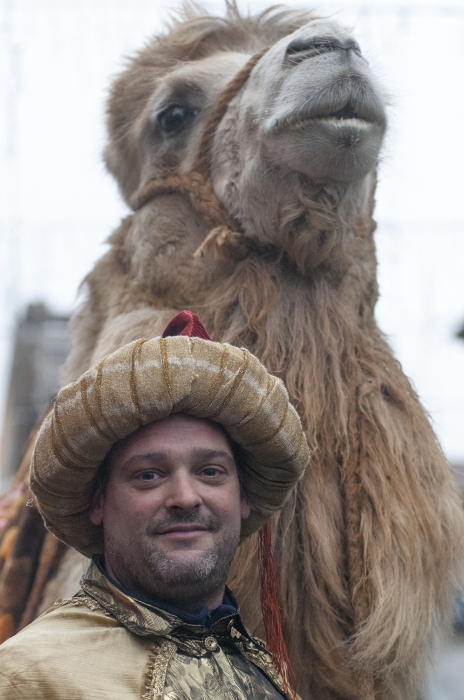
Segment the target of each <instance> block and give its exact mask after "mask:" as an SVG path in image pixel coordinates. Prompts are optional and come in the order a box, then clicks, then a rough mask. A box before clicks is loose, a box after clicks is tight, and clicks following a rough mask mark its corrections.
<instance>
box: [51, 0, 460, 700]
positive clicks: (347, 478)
mask: <svg viewBox="0 0 464 700" xmlns="http://www.w3.org/2000/svg"><path fill="white" fill-rule="evenodd" d="M386 126H387V119H386V108H385V97H384V94H383V91H382V88H381V86H380V85H379V84H378V82H377V80H376V78H375V77H374V75H373V74H372V72H371V71H370V69H369V66H368V63H367V61H366V60H365V58H364V57H363V55H362V52H361V49H360V47H359V45H358V43H357V41H356V40H355V39H354V38H353V36H352V35H351V34H350V32H349V31H347V30H346V29H345V28H343V27H342V26H340V25H339V24H338V23H337V22H335V21H333V20H328V19H324V18H318V17H316V16H315V15H313V14H312V13H310V12H303V11H297V10H291V9H286V8H281V7H279V8H273V9H270V10H268V11H266V12H263V13H261V14H259V15H254V16H242V15H241V14H240V13H239V11H238V9H237V7H236V5H235V4H234V2H228V3H227V8H226V14H225V16H224V17H214V16H210V15H208V14H207V13H206V12H204V11H203V10H201V8H199V7H198V6H191V5H190V6H187V7H185V8H184V10H183V11H182V12H181V13H180V15H179V17H178V18H177V19H173V20H172V22H171V24H170V25H169V27H168V28H167V29H166V31H165V32H164V33H161V34H159V35H158V36H156V37H154V38H153V39H152V40H151V41H149V42H148V44H147V45H146V46H145V47H144V48H143V49H142V50H141V51H139V52H138V53H137V54H136V55H135V56H134V57H133V58H131V59H130V60H129V61H128V64H127V66H126V68H125V70H124V71H123V72H122V73H121V74H120V75H119V76H118V77H117V78H116V79H115V81H114V83H113V85H112V88H111V91H110V95H109V100H108V111H107V128H108V145H107V146H106V149H105V153H104V157H105V162H106V164H107V167H108V170H109V171H110V173H112V174H113V175H114V177H115V178H116V180H117V182H118V185H119V188H120V191H121V193H122V196H123V197H124V199H125V200H126V202H127V203H128V204H129V205H130V206H131V207H132V208H133V210H134V213H133V214H132V215H130V216H129V217H127V218H126V219H125V220H123V221H122V223H121V225H120V226H119V227H118V228H117V229H116V231H115V232H114V233H113V234H112V235H111V237H110V239H109V243H110V248H109V251H108V252H107V253H106V254H105V255H104V256H103V257H102V258H101V259H100V260H99V261H98V262H97V263H96V265H95V267H94V269H93V270H92V271H91V272H90V273H89V275H88V276H87V277H86V279H85V280H84V284H83V290H84V293H85V299H84V301H83V303H82V305H81V307H80V308H79V310H78V311H77V312H76V314H75V315H74V317H73V319H72V321H71V326H70V333H71V351H70V355H69V357H68V360H67V361H66V364H65V366H64V370H63V384H65V383H67V382H69V381H73V380H74V379H76V378H77V377H78V376H79V375H80V374H81V373H82V372H84V371H85V370H86V369H88V368H89V367H90V366H92V365H94V364H95V363H96V362H98V361H99V360H100V359H101V358H102V357H104V356H105V355H106V354H108V353H110V352H112V351H113V350H115V349H117V348H118V347H120V346H121V345H123V344H125V343H128V342H130V341H133V340H135V339H137V338H151V337H155V336H157V335H160V334H161V333H162V331H163V328H164V326H165V325H166V323H167V322H168V321H169V320H170V318H172V316H173V315H174V314H176V313H177V312H178V311H180V310H182V309H184V308H187V309H190V310H192V311H194V312H195V313H197V314H198V315H199V317H200V318H201V320H202V322H203V323H204V325H205V327H206V328H207V330H208V332H209V333H210V334H211V336H212V337H213V339H217V340H221V341H226V342H230V343H233V344H238V345H242V346H245V347H247V348H248V349H249V350H250V351H251V352H253V353H254V354H256V355H257V356H258V357H259V358H260V359H261V360H262V361H263V362H264V363H265V364H266V366H267V367H268V368H269V369H270V370H271V371H272V372H273V373H275V374H276V375H278V376H280V377H281V378H282V379H283V380H284V382H285V384H286V386H287V388H288V391H289V395H290V397H291V399H292V401H293V403H294V405H295V406H296V408H297V410H298V411H299V414H300V416H301V420H302V423H303V426H304V428H305V432H306V435H307V439H308V443H309V445H310V448H311V450H312V459H311V463H310V466H309V468H308V470H307V473H306V475H305V477H304V479H303V480H302V481H301V482H300V484H299V485H298V487H297V489H296V490H295V492H294V495H293V497H292V498H291V499H290V501H289V502H288V503H287V505H286V507H285V509H284V511H283V512H282V514H281V515H280V517H279V518H277V519H275V520H274V522H273V536H274V547H275V552H276V556H277V559H278V562H279V570H280V596H281V605H282V609H283V611H284V617H285V635H286V642H287V646H288V650H289V656H290V659H291V663H292V667H293V669H294V672H295V675H296V678H297V685H298V688H297V689H298V692H299V693H300V695H301V697H302V699H303V700H315V699H316V698H317V700H346V699H347V698H358V699H359V700H374V698H375V699H376V700H400V699H401V700H416V698H417V694H418V692H419V689H420V686H421V682H422V681H423V676H424V668H425V664H426V662H427V659H428V656H429V653H430V650H431V643H432V639H433V635H434V633H435V631H436V629H437V628H439V627H440V625H444V624H446V621H447V619H448V615H449V609H450V600H451V597H452V595H453V587H454V586H456V585H458V584H459V581H460V576H461V560H462V553H463V543H464V516H463V511H462V505H461V502H460V498H459V495H458V492H457V489H456V486H455V484H454V481H453V478H452V475H451V472H450V469H449V465H448V464H447V462H446V460H445V458H444V456H443V454H442V452H441V450H440V447H439V445H438V443H437V440H436V438H435V435H434V433H433V429H432V427H431V425H430V422H429V419H428V417H427V415H426V414H425V412H424V410H423V408H422V407H421V405H420V402H419V400H418V397H417V395H416V393H415V391H414V389H413V388H412V386H411V384H410V382H409V381H408V379H407V378H406V377H405V375H404V374H403V372H402V370H401V367H400V365H399V363H398V362H397V360H396V359H395V358H394V356H393V353H392V351H391V349H390V347H389V345H388V343H387V341H386V339H385V337H384V336H383V335H382V332H381V331H380V330H379V328H378V327H377V324H376V320H375V315H374V310H375V304H376V300H377V297H378V288H377V282H376V256H375V244H374V237H373V234H374V230H375V223H374V221H373V218H372V215H373V208H374V193H375V186H376V170H377V166H378V161H379V153H380V149H381V147H382V142H383V137H384V134H385V130H386ZM256 552H257V540H256V539H251V540H250V541H249V542H248V543H246V544H244V545H243V546H242V547H241V549H240V551H239V553H238V556H237V558H236V561H235V563H234V568H233V572H232V575H231V579H230V585H231V587H232V590H233V591H234V592H235V593H236V595H237V597H238V600H239V603H240V607H241V610H242V612H243V614H244V618H245V621H246V623H247V624H248V626H249V627H250V629H251V631H252V632H253V633H256V634H258V635H259V634H260V633H261V634H262V617H261V611H260V606H259V581H258V571H257V564H256V561H257V556H256ZM76 556H77V555H76V554H75V553H73V552H71V551H70V552H68V553H67V554H65V556H64V558H63V559H62V563H61V570H60V571H59V573H58V575H57V577H55V578H54V579H52V580H51V581H50V582H49V583H48V588H47V590H46V592H45V596H44V601H43V603H42V609H43V608H45V607H47V606H48V604H49V603H50V602H53V600H54V599H55V598H56V597H58V595H59V594H60V593H61V594H62V593H63V591H64V590H66V589H68V590H72V589H73V587H74V589H77V580H76V571H78V570H79V561H78V559H76Z"/></svg>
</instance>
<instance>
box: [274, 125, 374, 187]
mask: <svg viewBox="0 0 464 700" xmlns="http://www.w3.org/2000/svg"><path fill="white" fill-rule="evenodd" d="M384 133H385V125H384V124H379V123H376V122H368V121H365V120H363V119H359V118H352V119H337V118H336V117H332V116H329V117H321V118H312V119H295V120H289V122H288V126H287V129H286V130H283V129H279V132H278V133H276V134H273V135H269V136H270V138H269V137H268V142H267V145H268V148H269V150H270V151H272V152H273V154H274V158H275V160H276V161H278V162H279V164H280V165H287V167H290V168H292V169H296V170H298V171H300V172H302V173H304V174H305V175H307V176H308V177H310V178H312V179H314V180H315V181H318V182H334V181H335V182H349V181H351V180H355V179H357V178H359V177H363V176H364V175H367V173H369V172H370V171H371V170H373V169H374V168H375V167H376V164H377V161H378V155H379V150H380V147H381V144H382V139H383V136H384Z"/></svg>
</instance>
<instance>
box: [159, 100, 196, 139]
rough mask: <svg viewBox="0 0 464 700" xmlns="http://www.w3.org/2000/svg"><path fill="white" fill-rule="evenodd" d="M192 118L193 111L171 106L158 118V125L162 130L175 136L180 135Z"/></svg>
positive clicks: (180, 106)
mask: <svg viewBox="0 0 464 700" xmlns="http://www.w3.org/2000/svg"><path fill="white" fill-rule="evenodd" d="M190 117H192V110H190V109H188V108H187V107H183V106H182V105H170V106H169V107H168V108H167V109H165V110H164V112H161V114H160V115H159V116H158V123H159V125H160V127H161V130H162V131H163V132H164V133H165V134H168V135H169V136H173V135H174V134H176V133H178V132H179V131H180V130H181V129H183V127H184V126H185V125H186V123H187V122H188V121H189V119H190Z"/></svg>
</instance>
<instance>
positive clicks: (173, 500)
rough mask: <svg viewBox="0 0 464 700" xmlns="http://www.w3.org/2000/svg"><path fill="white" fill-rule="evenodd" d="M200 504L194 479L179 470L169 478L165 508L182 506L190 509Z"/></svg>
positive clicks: (184, 508) (183, 508)
mask: <svg viewBox="0 0 464 700" xmlns="http://www.w3.org/2000/svg"><path fill="white" fill-rule="evenodd" d="M200 504H201V497H200V494H199V493H198V489H197V484H196V482H195V479H194V478H193V477H192V476H191V475H190V474H186V473H185V472H181V471H179V472H178V473H177V474H175V475H173V476H172V477H171V479H170V484H169V492H168V496H167V498H166V502H165V506H166V508H182V510H191V509H192V508H195V507H196V506H198V505H200Z"/></svg>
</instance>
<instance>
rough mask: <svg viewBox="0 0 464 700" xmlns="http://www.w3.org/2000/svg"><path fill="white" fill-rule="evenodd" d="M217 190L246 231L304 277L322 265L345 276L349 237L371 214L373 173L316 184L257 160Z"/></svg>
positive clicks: (373, 184) (220, 183) (365, 223)
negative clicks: (280, 254)
mask: <svg viewBox="0 0 464 700" xmlns="http://www.w3.org/2000/svg"><path fill="white" fill-rule="evenodd" d="M214 182H215V189H216V193H217V195H218V196H219V198H220V200H221V201H222V202H223V204H224V206H225V207H226V208H227V210H228V212H229V214H230V215H231V217H232V218H233V219H235V221H237V222H238V224H239V226H240V228H241V229H242V230H243V232H244V233H245V235H246V236H247V237H248V238H249V239H251V240H254V241H255V242H256V243H257V245H258V246H263V247H266V246H269V245H272V246H274V247H275V248H276V249H277V250H281V251H283V252H284V253H285V254H286V255H287V256H288V257H289V258H290V260H291V261H292V262H293V263H294V264H295V266H296V268H297V269H298V271H299V272H300V273H302V274H303V275H309V274H311V273H312V272H313V271H315V270H316V269H317V268H318V267H319V266H320V265H324V266H325V267H326V268H333V271H334V272H336V274H338V275H339V276H340V275H343V274H344V273H345V272H346V271H347V270H348V269H349V267H350V265H351V257H352V254H353V250H352V248H353V240H354V238H356V236H357V235H359V231H360V229H364V228H365V227H366V225H368V223H367V222H368V221H369V220H370V219H371V216H372V209H373V191H374V188H375V173H374V172H372V173H369V174H368V175H367V176H365V177H363V178H361V179H360V180H358V181H356V182H351V183H337V184H325V185H320V184H316V183H314V182H311V181H309V180H308V179H307V178H305V177H304V176H302V175H300V174H298V173H295V172H286V171H284V170H283V169H279V168H278V167H275V166H274V167H270V165H269V164H268V163H266V162H265V160H264V159H258V158H255V159H254V160H253V165H252V166H250V167H246V166H245V167H244V168H243V169H242V170H241V172H240V174H238V175H237V176H236V177H234V178H230V179H225V178H224V179H222V180H221V178H218V180H217V181H214Z"/></svg>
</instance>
